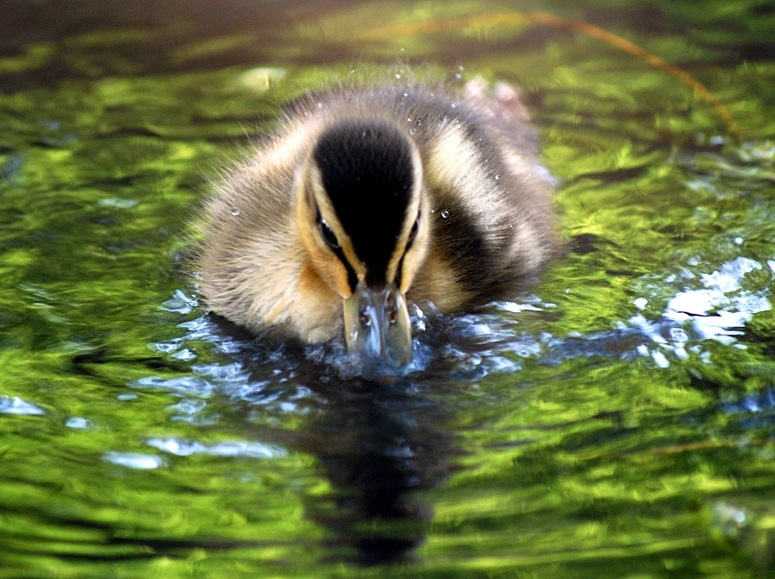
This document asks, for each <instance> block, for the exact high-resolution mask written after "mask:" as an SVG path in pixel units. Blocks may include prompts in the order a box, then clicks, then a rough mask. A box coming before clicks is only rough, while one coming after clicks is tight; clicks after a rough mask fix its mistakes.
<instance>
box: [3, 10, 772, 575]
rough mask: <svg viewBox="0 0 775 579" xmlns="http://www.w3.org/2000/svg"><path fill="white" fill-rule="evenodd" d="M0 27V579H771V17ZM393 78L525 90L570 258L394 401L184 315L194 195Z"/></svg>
mask: <svg viewBox="0 0 775 579" xmlns="http://www.w3.org/2000/svg"><path fill="white" fill-rule="evenodd" d="M4 6H5V9H4V13H5V16H4V18H3V23H2V24H0V38H2V39H3V40H2V41H0V42H1V44H0V45H2V47H3V54H2V58H0V88H2V92H1V93H0V117H1V118H2V119H3V120H2V130H1V132H0V221H1V224H0V272H2V275H0V328H1V329H0V360H2V367H3V372H2V380H1V381H0V457H1V458H0V460H1V461H2V469H0V576H4V577H5V576H7V577H18V576H25V577H48V576H56V577H138V576H148V577H150V576H164V577H187V576H202V577H221V576H229V577H233V576H252V577H258V576H275V577H280V576H309V577H313V576H314V577H320V576H359V577H360V576H382V575H387V574H389V575H391V576H428V577H431V576H434V577H435V576H454V575H461V576H462V575H465V576H469V575H504V576H510V575H519V576H540V577H551V576H579V577H583V576H592V575H594V576H598V577H626V576H641V577H642V576H663V575H680V576H699V575H705V576H718V577H735V576H741V577H747V576H750V575H751V574H752V573H753V574H758V575H768V574H770V573H772V570H773V568H775V503H774V502H773V497H775V462H774V461H773V457H774V456H775V356H774V354H775V314H773V307H772V302H773V299H775V298H773V295H772V293H773V288H774V287H775V284H774V283H773V278H774V277H775V219H773V215H775V141H774V140H773V139H774V138H775V115H773V112H772V111H773V110H774V109H773V107H775V89H773V87H775V43H773V41H772V30H773V29H775V9H774V8H773V7H772V6H771V5H769V4H766V3H762V2H744V1H739V2H729V1H728V0H726V1H724V2H721V1H716V0H702V1H697V2H691V3H688V2H686V3H675V2H668V1H667V0H650V1H647V0H641V1H634V0H633V1H627V0H625V1H621V0H617V1H616V2H600V1H595V2H592V1H588V0H584V1H581V2H578V1H574V2H570V1H569V0H564V1H561V0H554V1H550V0H547V1H545V2H531V1H526V2H519V3H517V2H487V3H485V2H468V1H451V2H444V3H441V2H422V3H408V2H394V3H389V4H388V3H383V2H357V3H356V2H344V1H338V2H316V3H315V2H313V3H309V2H268V1H267V2H248V1H247V0H242V1H240V0H230V1H228V2H223V3H219V5H218V8H217V9H216V8H213V7H212V6H211V3H208V2H168V3H158V4H157V3H153V2H125V3H118V2H112V1H109V2H91V1H85V2H79V3H76V4H73V3H65V2H56V1H50V2H39V3H29V2H26V1H25V2H21V1H9V2H5V3H4ZM538 10H541V11H545V12H547V13H550V14H552V15H554V16H555V17H557V18H558V19H554V20H553V19H551V18H549V17H547V16H546V15H545V14H537V13H536V12H534V11H538ZM9 15H11V16H9ZM581 21H583V22H585V23H589V24H591V25H594V27H592V26H588V25H582V24H580V22H581ZM606 34H608V36H607V35H606ZM613 35H616V36H613ZM617 38H624V39H627V40H629V41H631V42H632V43H634V45H635V46H637V47H639V48H640V49H642V50H643V51H646V52H647V53H649V54H652V55H656V56H658V57H659V58H660V59H663V60H655V59H654V58H651V59H650V60H648V59H647V58H645V56H644V54H645V53H640V54H637V51H635V50H633V49H632V47H629V45H623V43H621V42H619V43H618V44H619V46H617V45H616V44H617V41H616V39H617ZM622 48H624V50H622ZM663 63H671V64H672V65H675V66H676V67H677V68H675V69H671V68H669V67H668V66H665V65H664V64H663ZM418 65H422V66H425V67H431V68H432V69H434V70H438V74H440V75H443V76H447V77H450V78H451V79H452V81H453V82H456V81H457V80H456V77H457V78H459V79H460V82H463V81H465V80H467V79H470V78H473V77H475V76H477V75H482V76H483V77H484V78H485V79H486V80H488V81H497V80H505V81H509V82H514V83H518V84H519V85H521V86H522V87H523V89H524V91H525V102H526V104H527V106H528V108H529V110H530V111H531V114H532V115H533V117H534V120H535V123H536V125H537V126H538V128H539V131H540V133H541V138H542V142H543V158H544V161H545V163H546V165H547V166H548V167H549V169H550V170H551V171H552V172H553V173H554V175H556V176H557V178H558V180H559V186H558V190H557V195H556V198H557V205H558V208H559V211H560V213H561V216H562V219H561V223H562V227H561V229H562V235H563V237H564V238H565V240H566V241H567V247H568V250H567V252H566V254H565V255H564V256H563V257H562V258H561V259H558V260H557V261H556V262H554V263H553V264H552V265H551V267H550V268H549V269H548V270H547V271H546V272H545V273H544V274H543V275H542V277H541V280H540V282H539V283H538V284H537V285H536V286H534V287H532V288H531V289H530V292H529V293H527V294H524V295H519V296H514V300H513V301H505V302H499V303H495V304H492V305H490V306H488V307H486V308H483V309H482V310H481V311H477V312H475V313H472V314H469V315H465V316H460V317H456V318H448V319H443V320H442V319H438V318H434V317H430V318H427V319H424V320H416V321H418V322H422V323H424V324H425V325H426V331H425V332H423V333H421V335H420V337H419V339H418V344H417V348H418V352H419V354H420V357H421V359H422V360H423V363H422V364H421V367H419V368H418V369H417V370H416V371H415V372H413V373H411V374H410V375H409V376H407V377H406V379H405V380H401V381H399V382H397V383H395V384H392V385H376V384H369V383H366V382H363V381H359V380H356V379H347V378H346V377H343V376H342V372H341V371H340V370H341V368H338V367H337V364H336V359H335V352H334V353H332V351H330V350H329V349H326V348H310V349H308V350H307V351H305V352H299V351H297V350H295V349H293V348H291V347H289V346H281V345H276V344H274V345H270V344H266V343H262V342H260V341H258V342H256V341H253V340H251V339H250V338H249V337H247V336H244V335H238V334H237V333H235V332H234V330H233V329H232V328H225V327H223V326H221V325H219V324H218V323H217V322H216V321H215V320H213V319H211V318H209V317H208V316H207V315H206V312H205V310H204V308H203V307H202V306H201V305H200V304H199V303H198V301H197V288H196V284H195V279H194V278H193V277H192V276H191V275H190V274H191V272H190V271H189V270H188V266H187V261H186V247H187V246H188V238H187V236H188V235H189V233H190V228H189V225H188V223H189V222H190V218H191V216H192V215H193V214H194V213H195V211H196V207H197V206H198V204H199V202H200V201H201V200H202V199H203V198H204V197H205V196H206V195H207V194H208V191H209V185H208V178H210V177H212V176H214V175H216V174H217V171H218V168H219V167H221V166H223V165H224V164H225V163H228V162H230V161H232V160H234V159H236V158H238V157H239V155H240V154H241V152H242V151H244V149H245V147H246V145H247V144H248V142H249V141H250V139H251V138H254V137H256V136H257V135H259V134H260V133H261V131H262V130H263V129H265V128H267V127H269V126H271V122H272V119H273V118H274V117H275V116H276V114H277V111H278V110H279V106H280V105H281V104H282V103H283V102H285V101H286V100H287V99H289V98H291V97H292V96H295V95H298V94H300V93H301V92H303V91H304V90H308V89H311V88H312V89H314V88H316V87H320V86H322V85H323V84H324V83H325V82H327V81H328V80H330V79H331V78H332V76H338V77H345V78H347V77H348V75H350V74H352V73H351V71H352V70H355V71H356V74H358V73H359V72H360V71H361V70H362V69H364V68H374V67H377V69H378V70H380V71H382V73H383V74H385V75H389V76H394V75H401V74H405V73H407V72H408V70H409V69H410V68H411V67H414V66H418ZM434 74H435V73H434ZM687 75H688V76H687ZM691 79H694V82H696V83H701V86H702V87H705V88H706V89H707V91H708V92H707V93H702V90H703V89H702V88H701V86H700V85H698V84H695V85H694V86H693V85H692V82H693V81H692V80H691ZM387 565H391V566H390V567H387Z"/></svg>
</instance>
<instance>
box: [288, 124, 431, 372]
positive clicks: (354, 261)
mask: <svg viewBox="0 0 775 579" xmlns="http://www.w3.org/2000/svg"><path fill="white" fill-rule="evenodd" d="M297 183H298V185H297V186H298V190H297V205H296V207H297V209H296V211H297V215H296V220H297V227H298V233H299V236H300V238H301V240H302V244H303V246H304V249H305V250H306V253H307V255H308V257H309V262H310V264H311V266H312V268H313V269H314V270H315V272H316V273H317V275H318V276H319V277H320V279H322V280H323V282H325V284H326V285H328V287H329V288H331V290H333V291H334V292H335V293H336V294H338V295H339V296H340V297H341V299H342V301H343V307H342V312H343V322H344V324H343V325H344V331H345V340H346V342H347V346H348V348H349V349H350V350H351V351H352V352H355V353H356V354H358V355H359V357H360V361H361V363H362V365H363V366H364V368H365V369H366V370H367V371H368V372H373V371H377V372H380V371H382V370H383V369H387V370H390V369H399V368H402V367H405V366H406V365H407V364H408V363H409V362H410V361H411V358H412V333H411V324H410V321H409V314H408V310H407V303H406V292H407V291H408V289H409V288H410V287H411V285H412V281H413V279H414V276H415V273H416V272H417V270H418V268H419V267H420V266H421V265H422V263H423V261H424V259H425V255H426V253H427V245H428V243H427V240H428V236H429V223H428V219H427V217H425V214H426V213H427V212H425V211H423V209H424V206H425V196H424V187H423V173H422V163H421V161H420V154H419V152H418V150H417V147H416V146H415V144H414V143H413V142H412V140H411V139H410V138H409V136H408V135H407V134H406V133H405V132H403V131H402V130H401V129H400V128H399V127H398V126H396V125H395V124H394V123H392V122H390V121H387V120H382V119H373V118H368V119H367V118H352V119H344V120H338V121H336V122H332V123H331V124H329V125H328V126H327V127H326V128H325V129H324V130H323V131H322V132H321V133H320V134H319V136H318V137H317V139H316V141H315V143H314V145H313V147H312V149H311V151H310V153H309V155H308V156H307V158H306V161H305V162H304V164H303V166H302V170H301V172H300V175H299V178H298V180H297Z"/></svg>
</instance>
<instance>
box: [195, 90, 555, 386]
mask: <svg viewBox="0 0 775 579" xmlns="http://www.w3.org/2000/svg"><path fill="white" fill-rule="evenodd" d="M550 192H551V178H550V177H549V175H548V173H547V171H546V170H545V169H544V168H543V167H542V166H541V165H540V163H539V161H538V153H537V148H536V139H535V132H534V130H533V129H532V128H531V127H530V125H529V123H528V119H527V115H526V114H525V112H524V109H523V107H522V105H521V104H520V102H519V100H518V98H517V95H516V92H515V91H514V90H513V89H512V88H511V87H510V86H508V85H499V86H498V87H496V89H495V91H494V96H491V95H489V94H488V93H487V91H486V90H485V87H484V85H483V83H482V82H480V81H472V82H470V83H468V84H467V85H466V87H465V89H464V91H463V92H462V94H460V95H457V94H455V93H454V92H450V91H447V90H445V89H443V88H442V87H436V86H434V87H423V86H416V85H398V84H390V85H386V86H364V87H355V88H338V89H336V90H333V91H330V92H327V93H323V94H314V95H308V96H306V97H302V98H301V99H299V100H297V101H295V102H293V103H291V104H290V105H289V106H288V108H287V109H286V110H285V112H284V114H283V115H282V117H281V119H280V120H279V123H278V127H277V128H276V130H275V131H274V132H273V133H272V134H271V135H270V136H268V137H267V138H266V140H265V141H264V142H263V143H261V144H260V145H258V146H257V147H256V150H255V151H254V152H253V153H252V155H251V156H250V157H248V158H247V160H246V161H244V162H243V163H242V164H241V165H239V166H237V167H236V168H234V169H233V170H231V171H230V172H228V173H227V174H226V175H225V176H224V177H223V178H222V179H221V181H220V183H219V184H218V185H217V192H216V195H214V196H213V197H212V198H211V199H210V200H209V201H208V202H207V205H206V209H205V214H204V219H203V225H202V228H203V233H204V236H203V237H204V241H203V242H202V245H201V248H200V253H199V263H198V266H199V271H200V290H201V293H202V296H203V298H204V300H205V302H206V303H207V305H208V307H209V308H210V309H211V310H212V311H213V312H215V313H217V314H219V315H221V316H223V317H225V318H227V319H229V320H231V321H232V322H234V323H236V324H238V325H241V326H243V327H245V328H247V329H248V330H251V331H252V332H254V333H256V334H263V333H264V332H271V333H274V334H276V335H279V336H281V337H287V338H293V339H298V340H300V341H302V342H306V343H315V342H321V341H326V340H330V339H333V338H335V337H337V336H343V337H344V339H345V341H346V343H347V346H348V348H349V349H350V350H351V351H353V352H356V353H357V354H358V355H359V356H360V359H361V361H362V363H363V366H364V368H369V369H371V370H373V369H374V368H377V369H387V370H391V369H396V368H403V367H405V366H406V365H408V364H409V363H410V362H411V358H412V330H411V323H410V317H409V313H408V308H407V303H408V302H411V301H417V302H423V301H430V302H432V303H433V304H434V305H435V306H436V307H437V308H438V309H439V310H440V311H442V312H457V311H462V310H465V309H467V308H471V307H473V306H476V305H478V304H483V303H486V302H488V301H491V300H493V299H497V298H499V297H504V296H507V295H509V294H510V293H512V292H514V291H516V289H518V288H519V287H521V286H522V285H523V284H524V283H525V282H526V281H527V280H529V279H530V278H531V277H532V276H534V275H535V273H536V272H537V271H538V270H539V269H540V268H541V266H542V265H544V264H545V263H546V261H547V260H548V259H550V258H551V256H552V255H553V253H554V250H555V237H554V234H553V224H554V218H553V213H552V203H551V195H550ZM371 370H369V371H371ZM377 371H379V370H377Z"/></svg>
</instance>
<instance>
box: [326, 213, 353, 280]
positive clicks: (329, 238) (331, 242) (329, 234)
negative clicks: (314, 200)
mask: <svg viewBox="0 0 775 579" xmlns="http://www.w3.org/2000/svg"><path fill="white" fill-rule="evenodd" d="M317 222H318V229H319V231H320V236H321V237H322V238H323V241H325V242H326V245H328V247H330V248H331V251H333V252H334V255H335V256H336V257H337V259H339V261H340V262H342V265H343V266H344V268H345V269H346V270H347V283H349V284H350V290H351V291H353V292H354V291H355V286H357V285H358V276H357V275H355V270H354V269H353V268H352V266H351V265H350V262H349V261H347V258H346V257H345V255H344V251H342V247H341V246H340V245H339V240H338V239H337V238H336V235H334V232H333V231H331V228H330V227H329V226H328V223H326V222H325V221H324V220H323V217H322V216H321V215H320V210H318V212H317Z"/></svg>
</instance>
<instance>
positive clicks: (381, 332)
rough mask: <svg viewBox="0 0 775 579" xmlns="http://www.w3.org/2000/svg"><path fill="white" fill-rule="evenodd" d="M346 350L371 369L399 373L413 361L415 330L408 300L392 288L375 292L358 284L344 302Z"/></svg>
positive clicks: (396, 289)
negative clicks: (413, 333) (413, 330)
mask: <svg viewBox="0 0 775 579" xmlns="http://www.w3.org/2000/svg"><path fill="white" fill-rule="evenodd" d="M344 329H345V338H346V339H347V347H348V348H349V350H350V351H351V352H357V353H359V354H360V355H361V361H362V362H363V363H364V364H365V365H366V366H367V367H369V368H374V367H376V368H385V367H387V368H392V369H399V368H401V367H403V366H406V365H408V364H409V363H410V362H411V361H412V327H411V324H410V322H409V312H408V310H407V307H406V298H404V295H403V294H402V293H401V292H400V291H399V289H398V288H397V287H396V284H395V283H392V284H390V285H389V286H388V287H386V288H385V289H384V290H382V291H379V292H375V291H372V290H371V289H369V288H368V287H366V286H365V285H364V284H363V283H362V282H359V283H358V286H357V287H356V288H355V292H353V295H351V296H350V297H349V298H347V299H346V300H345V301H344Z"/></svg>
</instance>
